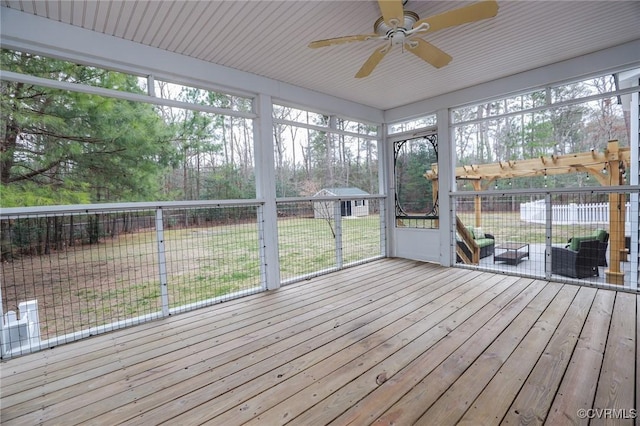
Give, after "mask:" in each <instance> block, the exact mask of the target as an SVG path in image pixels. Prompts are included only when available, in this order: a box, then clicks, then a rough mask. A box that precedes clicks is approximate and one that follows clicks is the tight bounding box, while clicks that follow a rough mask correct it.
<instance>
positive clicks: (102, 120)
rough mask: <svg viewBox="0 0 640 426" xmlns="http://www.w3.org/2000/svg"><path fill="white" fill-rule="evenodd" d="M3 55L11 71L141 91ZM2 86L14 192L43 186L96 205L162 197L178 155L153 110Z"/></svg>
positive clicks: (89, 73)
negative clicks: (164, 176)
mask: <svg viewBox="0 0 640 426" xmlns="http://www.w3.org/2000/svg"><path fill="white" fill-rule="evenodd" d="M0 54H1V59H2V65H3V67H4V68H5V69H8V70H11V71H17V72H21V73H24V74H28V75H35V76H39V77H44V78H49V79H52V80H59V81H66V82H73V83H82V84H90V85H94V86H99V87H106V88H118V89H120V90H124V91H128V92H134V93H140V92H141V89H140V87H139V86H138V80H137V78H135V77H134V76H130V75H125V74H121V73H116V72H110V71H105V70H101V69H97V68H93V67H87V66H80V65H76V64H72V63H69V62H64V61H58V60H54V59H48V58H42V57H39V56H35V55H31V54H28V53H21V52H12V51H8V50H2V51H1V53H0ZM0 84H1V85H0V87H1V90H0V99H1V106H2V108H1V109H0V118H1V120H0V123H1V124H0V132H1V134H0V167H1V169H2V171H1V172H0V182H1V184H2V185H3V186H4V187H11V188H12V189H11V190H10V191H11V193H13V194H15V193H19V192H24V193H27V192H29V191H31V190H32V189H33V188H34V187H37V188H40V189H39V191H40V192H42V191H45V192H49V193H51V194H56V193H59V192H62V193H66V194H68V195H69V194H73V193H76V194H78V195H77V196H73V197H71V196H69V197H68V198H76V199H88V200H90V201H92V202H103V201H136V200H143V199H151V198H157V197H158V195H159V190H160V182H161V179H160V178H161V176H162V173H163V172H164V170H165V167H166V166H167V165H169V164H170V163H171V161H172V160H173V159H174V151H173V149H172V146H171V144H170V141H171V133H170V132H169V128H168V126H166V125H165V124H164V122H163V121H162V119H161V118H160V117H159V116H158V114H157V113H156V112H155V110H154V108H153V107H152V106H151V105H149V104H144V103H140V102H131V101H125V100H120V99H115V98H105V97H101V96H97V95H90V94H85V93H80V92H72V91H63V90H58V89H50V88H44V87H39V86H35V85H31V84H25V83H18V82H10V81H2V82H1V83H0ZM5 191H7V189H6V188H5ZM82 194H84V195H82ZM51 198H52V199H55V197H51Z"/></svg>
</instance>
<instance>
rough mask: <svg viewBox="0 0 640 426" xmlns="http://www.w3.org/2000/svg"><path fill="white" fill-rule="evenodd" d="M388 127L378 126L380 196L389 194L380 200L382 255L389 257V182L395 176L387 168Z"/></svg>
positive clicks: (390, 222)
mask: <svg viewBox="0 0 640 426" xmlns="http://www.w3.org/2000/svg"><path fill="white" fill-rule="evenodd" d="M385 140H386V126H384V125H380V126H378V142H377V143H378V149H377V150H378V194H387V199H386V200H379V202H378V208H379V209H380V255H381V256H387V255H388V254H389V247H390V241H391V236H390V234H391V226H390V225H391V224H393V221H391V219H390V217H389V211H390V210H391V209H389V198H390V196H389V195H388V194H389V192H390V191H389V183H388V182H389V180H390V179H391V178H393V175H389V173H388V170H389V168H388V167H386V164H387V163H386V161H387V150H386V149H385V147H386V144H385Z"/></svg>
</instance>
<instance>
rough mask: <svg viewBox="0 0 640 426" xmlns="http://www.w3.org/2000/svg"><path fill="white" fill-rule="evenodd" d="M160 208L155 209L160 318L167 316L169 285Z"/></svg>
mask: <svg viewBox="0 0 640 426" xmlns="http://www.w3.org/2000/svg"><path fill="white" fill-rule="evenodd" d="M162 217H163V216H162V208H160V207H158V208H157V209H156V239H157V242H158V272H159V274H160V304H161V306H162V316H165V317H168V316H169V287H168V285H169V283H168V280H167V256H166V248H165V244H164V221H163V218H162Z"/></svg>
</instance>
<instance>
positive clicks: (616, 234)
mask: <svg viewBox="0 0 640 426" xmlns="http://www.w3.org/2000/svg"><path fill="white" fill-rule="evenodd" d="M630 159H631V150H630V149H629V148H620V147H619V144H618V141H617V140H612V141H609V143H608V144H607V148H606V149H605V150H604V152H598V151H595V150H593V149H592V150H591V151H589V152H581V153H576V154H567V155H552V156H550V157H545V156H541V157H539V158H532V159H527V160H513V161H512V160H510V161H499V162H497V163H491V164H477V165H476V164H473V165H468V166H460V167H456V179H462V180H467V181H470V182H471V184H472V185H473V188H474V190H476V191H481V190H483V189H487V188H488V187H489V186H490V185H491V184H492V183H493V182H495V181H496V180H498V179H511V178H520V177H531V176H553V175H564V174H570V173H589V174H590V175H592V176H593V177H594V178H595V179H596V180H597V181H598V182H599V183H600V185H602V186H618V185H623V184H624V183H625V173H624V171H625V170H627V169H628V168H629V165H630ZM424 176H425V177H426V178H427V179H429V180H431V182H432V184H433V185H432V186H433V192H434V199H435V196H436V194H437V193H438V165H437V164H432V166H431V170H429V171H427V172H426V173H425V175H424ZM625 201H626V200H625V195H624V194H618V193H611V194H609V235H610V247H611V252H610V262H609V269H608V270H607V271H606V279H607V282H608V283H611V284H623V283H624V273H623V272H621V270H620V262H621V261H623V260H626V249H625V245H624V223H625ZM474 210H475V226H481V225H482V202H481V198H480V196H476V197H475V201H474Z"/></svg>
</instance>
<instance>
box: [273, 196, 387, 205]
mask: <svg viewBox="0 0 640 426" xmlns="http://www.w3.org/2000/svg"><path fill="white" fill-rule="evenodd" d="M386 197H387V196H386V195H339V196H338V195H334V196H322V197H283V198H277V199H276V204H285V203H302V202H318V201H343V200H344V201H348V200H383V199H385V198H386Z"/></svg>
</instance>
